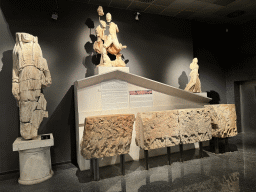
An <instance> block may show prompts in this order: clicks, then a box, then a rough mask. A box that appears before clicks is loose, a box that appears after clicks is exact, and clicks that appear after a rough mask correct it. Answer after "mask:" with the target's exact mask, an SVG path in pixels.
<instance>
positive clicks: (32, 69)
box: [12, 33, 52, 139]
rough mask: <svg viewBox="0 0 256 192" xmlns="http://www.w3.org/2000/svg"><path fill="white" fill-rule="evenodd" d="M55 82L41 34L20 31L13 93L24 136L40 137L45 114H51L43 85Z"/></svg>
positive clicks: (16, 49)
mask: <svg viewBox="0 0 256 192" xmlns="http://www.w3.org/2000/svg"><path fill="white" fill-rule="evenodd" d="M51 83H52V79H51V75H50V71H49V69H48V65H47V61H46V59H45V58H43V55H42V50H41V48H40V46H39V44H38V38H37V37H35V36H33V35H30V34H28V33H16V44H15V46H14V49H13V73H12V93H13V95H14V97H15V99H16V100H17V104H18V107H19V114H20V134H21V136H22V137H23V138H24V139H34V138H36V137H37V135H38V128H39V126H40V124H41V122H42V120H43V118H44V117H48V112H47V111H46V103H47V102H46V100H45V98H44V95H43V93H42V88H45V87H47V86H49V85H51Z"/></svg>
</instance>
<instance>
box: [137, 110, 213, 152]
mask: <svg viewBox="0 0 256 192" xmlns="http://www.w3.org/2000/svg"><path fill="white" fill-rule="evenodd" d="M135 127H136V139H135V140H136V144H137V146H139V147H140V148H142V149H144V150H152V149H158V148H163V147H170V146H175V145H179V144H190V143H197V142H203V141H208V140H210V139H211V138H212V134H211V130H212V127H211V118H210V113H209V111H208V110H207V109H205V108H191V109H179V110H168V111H152V112H145V113H138V115H137V117H136V122H135Z"/></svg>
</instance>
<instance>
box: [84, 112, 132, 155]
mask: <svg viewBox="0 0 256 192" xmlns="http://www.w3.org/2000/svg"><path fill="white" fill-rule="evenodd" d="M134 120H135V116H134V114H122V115H121V114H116V115H102V116H94V117H87V118H85V122H84V134H83V138H82V141H81V154H82V156H83V157H84V158H85V159H91V158H102V157H111V156H115V155H121V154H127V153H129V151H130V145H131V139H132V130H133V123H134Z"/></svg>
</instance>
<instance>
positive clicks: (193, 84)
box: [185, 58, 201, 93]
mask: <svg viewBox="0 0 256 192" xmlns="http://www.w3.org/2000/svg"><path fill="white" fill-rule="evenodd" d="M190 69H191V70H192V71H191V72H190V74H189V76H190V81H189V83H188V84H187V86H186V87H185V91H189V92H193V93H201V82H200V79H199V73H198V69H199V65H198V59H197V58H194V59H193V61H192V63H191V64H190Z"/></svg>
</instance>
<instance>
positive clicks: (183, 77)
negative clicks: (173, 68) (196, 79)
mask: <svg viewBox="0 0 256 192" xmlns="http://www.w3.org/2000/svg"><path fill="white" fill-rule="evenodd" d="M178 83H179V85H180V86H179V88H180V89H183V90H184V89H185V87H186V85H187V84H188V76H187V74H186V72H185V71H182V73H181V75H180V77H179V78H178Z"/></svg>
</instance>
